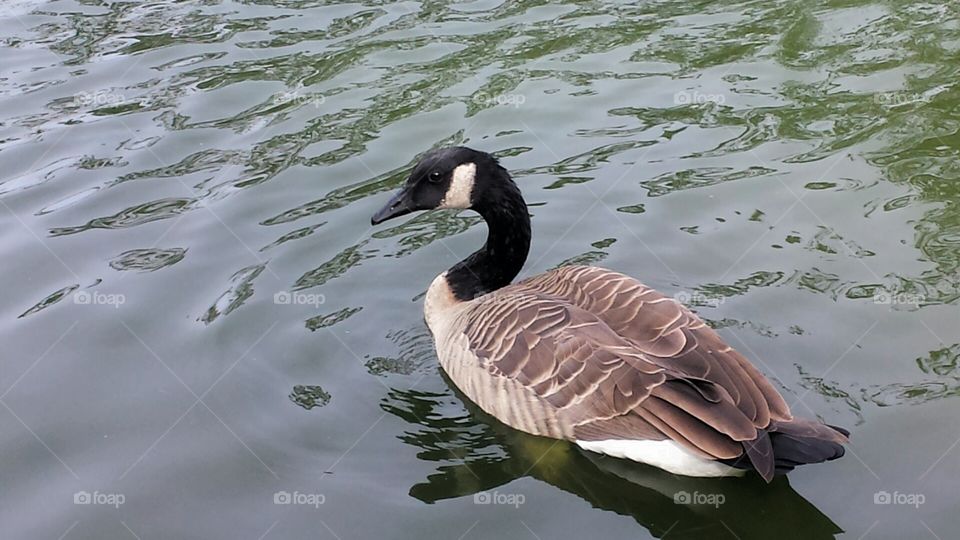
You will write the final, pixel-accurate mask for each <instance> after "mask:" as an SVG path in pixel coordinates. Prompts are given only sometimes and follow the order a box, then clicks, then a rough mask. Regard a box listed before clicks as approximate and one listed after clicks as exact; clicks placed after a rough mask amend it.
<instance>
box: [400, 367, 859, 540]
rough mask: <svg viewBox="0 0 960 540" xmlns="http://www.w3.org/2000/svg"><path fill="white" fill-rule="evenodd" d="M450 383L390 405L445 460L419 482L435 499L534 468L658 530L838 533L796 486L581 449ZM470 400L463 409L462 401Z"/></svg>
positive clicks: (425, 453)
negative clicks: (505, 420)
mask: <svg viewBox="0 0 960 540" xmlns="http://www.w3.org/2000/svg"><path fill="white" fill-rule="evenodd" d="M441 376H443V379H444V382H445V383H446V385H447V388H448V390H447V391H446V392H427V391H418V390H396V389H394V390H391V391H390V393H389V394H388V396H387V397H386V398H385V399H384V402H383V404H382V407H383V409H384V410H385V411H387V412H389V413H391V414H395V415H397V416H399V417H401V418H403V419H404V420H406V421H408V422H410V423H411V424H415V425H416V426H417V427H416V429H414V430H411V431H407V432H405V433H404V434H403V435H402V436H401V437H400V438H401V439H402V440H403V441H404V442H406V443H407V444H410V445H413V446H416V447H418V448H420V449H421V452H420V453H419V454H418V457H419V458H420V459H422V460H425V461H435V462H437V463H438V464H439V465H438V467H437V471H436V473H435V474H431V475H430V476H429V477H427V478H426V479H425V481H424V482H421V483H418V484H415V485H414V486H413V487H411V488H410V495H411V496H412V497H414V498H416V499H419V500H421V501H423V502H426V503H434V502H437V501H441V500H445V499H455V498H459V497H472V496H474V495H475V494H477V493H482V492H484V491H488V490H494V489H496V488H497V487H499V486H502V485H505V484H507V483H510V482H512V481H514V480H516V479H518V478H523V477H525V476H530V477H533V478H536V479H538V480H541V481H543V482H546V483H548V484H550V485H552V486H555V487H557V488H559V489H562V490H563V491H566V492H569V493H572V494H574V495H576V496H578V497H580V498H582V499H583V500H585V501H587V502H589V503H590V504H591V505H592V506H593V507H595V508H598V509H601V510H606V511H609V512H615V513H617V514H621V515H627V516H631V517H633V518H634V519H635V520H636V521H637V523H639V524H640V525H641V526H643V527H644V528H646V529H647V530H648V531H649V532H650V533H651V534H652V535H653V536H654V537H657V538H661V537H665V536H667V535H668V533H669V538H740V539H748V538H764V539H766V538H773V537H777V538H801V537H802V538H805V539H811V538H814V539H816V538H834V537H835V536H836V535H837V534H840V533H842V532H843V531H842V529H840V528H839V527H838V526H837V525H836V524H835V523H834V522H833V521H832V520H831V519H830V518H829V517H827V516H826V515H824V514H823V513H822V512H820V510H818V509H817V508H816V507H815V506H814V505H813V504H811V503H810V502H809V501H807V500H806V499H804V498H803V497H802V496H801V495H799V494H798V493H797V492H796V491H794V490H793V488H791V487H790V484H789V481H788V480H787V478H786V477H785V476H778V477H776V478H775V479H774V481H773V482H772V483H770V484H764V482H763V481H762V480H761V479H760V478H759V477H758V476H754V475H748V476H746V477H743V478H691V477H682V476H676V475H673V474H670V473H667V472H665V471H661V470H659V469H655V468H653V467H648V466H645V465H641V464H637V463H631V462H626V461H623V460H617V459H611V458H607V457H605V456H601V455H598V454H592V453H590V452H583V451H580V450H579V449H578V448H576V447H575V446H572V445H570V444H569V443H566V442H563V441H555V440H552V439H545V438H541V437H535V436H532V435H528V434H525V433H522V432H519V431H516V430H513V429H511V428H510V427H508V426H506V425H505V424H502V423H501V422H499V421H498V420H496V419H495V418H493V417H492V416H490V415H487V414H486V413H484V412H483V411H481V410H480V409H479V408H478V407H476V406H475V405H473V404H472V403H471V402H470V401H469V400H467V399H465V398H464V396H463V395H462V394H460V393H459V391H457V390H456V388H455V387H454V386H453V385H452V384H451V382H450V381H449V380H448V379H447V377H446V376H445V375H443V373H442V372H441ZM461 404H462V406H464V407H466V410H467V414H463V410H462V409H461V408H460V406H461Z"/></svg>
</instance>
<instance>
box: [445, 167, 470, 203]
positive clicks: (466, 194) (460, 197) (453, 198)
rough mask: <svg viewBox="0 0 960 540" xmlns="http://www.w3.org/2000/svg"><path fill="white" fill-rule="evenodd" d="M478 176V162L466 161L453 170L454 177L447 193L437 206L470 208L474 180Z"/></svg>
mask: <svg viewBox="0 0 960 540" xmlns="http://www.w3.org/2000/svg"><path fill="white" fill-rule="evenodd" d="M476 177H477V164H476V163H464V164H463V165H458V166H457V168H456V169H454V170H453V179H452V180H451V181H450V187H448V188H447V193H446V194H445V195H444V196H443V200H442V201H440V206H438V207H437V208H470V194H471V193H472V192H473V180H474V179H475V178H476Z"/></svg>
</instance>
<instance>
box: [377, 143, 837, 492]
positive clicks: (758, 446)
mask: <svg viewBox="0 0 960 540" xmlns="http://www.w3.org/2000/svg"><path fill="white" fill-rule="evenodd" d="M447 152H448V154H443V153H442V152H441V153H440V156H439V157H435V156H429V155H428V157H426V158H424V160H423V161H421V164H420V165H418V168H417V169H416V170H415V171H414V173H413V174H412V175H411V181H410V182H408V186H407V188H406V189H405V190H404V191H403V192H401V193H400V194H399V195H398V196H397V197H395V198H394V200H393V201H391V203H390V204H388V206H387V207H386V208H385V209H384V210H382V211H381V212H380V213H378V214H377V216H375V217H374V221H375V222H376V221H378V220H381V221H382V220H383V219H388V218H389V217H393V216H394V215H399V214H402V213H406V212H408V211H412V210H416V209H423V208H420V207H424V208H430V207H435V206H439V205H441V204H443V205H447V206H449V201H450V200H453V199H454V198H453V197H451V196H448V195H447V196H440V195H436V196H432V197H433V199H436V200H437V201H443V202H442V203H441V202H436V201H435V202H423V201H422V200H417V199H416V198H417V197H419V198H420V199H425V198H428V196H429V194H424V193H423V191H424V189H427V188H429V187H430V185H428V186H427V188H424V187H423V186H421V185H420V184H419V181H420V180H419V179H420V178H421V177H422V176H424V175H426V174H428V173H429V172H430V171H437V170H446V174H447V176H449V177H450V178H451V179H450V180H448V182H447V185H443V184H442V183H441V184H439V187H438V188H437V189H438V190H439V189H442V190H445V192H446V193H454V192H456V193H459V194H460V195H459V197H458V199H460V200H461V201H463V202H462V205H469V207H470V208H473V209H475V210H477V211H478V212H480V213H481V215H483V216H484V218H486V221H487V223H488V225H489V227H490V236H489V238H488V240H487V244H486V245H485V246H484V248H483V249H481V250H480V251H478V252H477V253H475V254H474V255H472V256H471V257H470V258H468V259H466V260H465V261H463V262H461V263H460V264H458V265H456V266H454V267H453V268H451V269H450V270H449V271H447V272H444V273H443V274H441V275H440V276H438V277H437V279H435V280H434V282H433V284H431V286H430V288H429V289H428V291H427V296H426V300H425V305H424V312H425V315H426V320H427V324H428V326H429V327H430V329H431V331H432V332H433V335H434V339H435V341H436V347H437V355H438V357H439V359H440V363H441V366H442V367H443V368H444V370H445V371H447V373H448V375H449V376H450V378H451V379H452V380H453V381H454V383H455V384H456V385H457V387H458V388H460V389H461V390H462V391H463V392H464V394H466V395H467V396H468V397H469V398H470V399H471V400H472V401H474V402H475V403H476V404H477V405H478V406H480V408H481V409H483V410H484V411H486V412H487V413H489V414H491V415H493V416H495V417H496V418H498V419H500V420H501V421H502V422H504V423H505V424H507V425H509V426H511V427H514V428H516V429H519V430H521V431H525V432H527V433H531V434H535V435H542V436H547V437H553V438H560V439H566V440H570V441H575V442H576V443H577V444H579V445H581V446H582V447H584V448H587V449H590V450H596V451H600V452H604V453H610V454H611V455H616V456H620V457H628V458H631V459H635V460H638V461H644V462H647V463H651V464H654V465H656V466H660V467H662V468H665V469H667V470H670V471H672V472H675V473H679V474H690V475H695V476H720V475H726V474H729V473H731V472H735V471H737V470H738V469H745V468H752V469H755V470H757V472H758V473H760V475H761V476H763V477H764V478H765V479H767V480H770V479H771V478H772V476H773V474H774V472H775V471H788V470H790V469H792V468H793V467H794V466H796V465H798V464H802V463H811V462H819V461H825V460H829V459H835V458H837V457H840V456H841V455H842V454H843V446H842V445H843V444H844V443H845V442H846V440H847V439H846V435H847V432H846V431H845V430H842V429H840V428H833V427H831V426H826V425H824V424H820V423H818V422H814V421H808V420H798V419H794V418H793V417H792V415H791V413H790V410H789V408H788V407H787V404H786V403H785V402H784V400H783V398H782V397H781V396H780V394H779V392H777V390H776V389H775V388H774V387H773V385H772V384H771V383H770V382H769V381H768V380H767V379H766V377H764V375H763V374H762V373H761V372H760V371H759V370H757V369H756V368H755V367H754V366H753V365H752V364H750V362H749V361H747V359H746V358H744V357H743V355H741V354H740V353H738V352H737V351H735V350H734V349H733V348H731V347H730V346H729V345H727V344H726V343H724V341H723V340H722V339H721V338H720V336H719V335H718V334H717V333H716V332H714V331H713V330H712V329H711V328H709V327H708V326H706V325H705V324H704V323H703V321H702V320H700V318H699V317H697V316H696V315H695V314H694V313H692V312H691V311H690V310H689V309H687V308H686V307H684V306H683V305H682V304H680V303H679V302H677V301H675V300H674V299H672V298H668V297H666V296H664V295H662V294H660V293H658V292H657V291H655V290H653V289H651V288H649V287H647V286H645V285H643V284H642V283H640V282H639V281H637V280H635V279H633V278H631V277H629V276H626V275H623V274H620V273H617V272H613V271H611V270H606V269H603V268H596V267H587V266H568V267H563V268H559V269H556V270H552V271H549V272H546V273H543V274H540V275H537V276H534V277H532V278H529V279H526V280H523V281H520V282H518V283H515V284H512V285H508V284H507V283H509V281H510V280H511V279H512V278H513V277H514V276H515V275H516V273H517V272H518V271H519V268H520V266H522V264H523V260H524V259H525V258H526V252H527V247H528V245H529V234H530V233H529V221H528V216H527V214H526V207H525V205H524V204H523V200H522V198H521V197H520V195H519V190H516V186H515V185H514V184H513V182H512V181H511V180H510V178H509V176H508V175H506V171H504V170H503V169H502V168H500V167H499V165H498V164H496V162H495V161H491V160H492V158H491V157H490V156H488V155H486V154H482V153H478V152H475V151H473V150H469V149H452V150H449V151H447ZM451 154H452V155H451ZM487 158H489V159H487ZM444 160H446V161H449V162H450V163H447V164H446V166H445V165H444ZM464 165H469V167H465V166H464ZM444 167H446V168H444ZM421 169H422V170H421ZM418 171H420V172H419V173H418ZM423 171H427V172H423ZM483 175H485V176H483ZM429 178H431V180H430V181H429V183H430V184H431V185H432V184H436V180H435V178H436V175H435V176H431V177H429ZM418 190H419V191H418ZM411 193H414V195H411ZM463 193H470V194H471V196H470V199H469V200H466V198H465V197H464V196H463ZM404 197H406V198H404ZM431 200H432V199H431ZM431 204H432V205H433V206H431ZM398 208H399V210H397V209H398ZM384 216H385V217H384ZM518 246H519V247H518ZM651 442H653V443H656V442H664V443H666V444H659V445H658V444H654V445H650V444H649V443H651ZM667 454H670V455H667Z"/></svg>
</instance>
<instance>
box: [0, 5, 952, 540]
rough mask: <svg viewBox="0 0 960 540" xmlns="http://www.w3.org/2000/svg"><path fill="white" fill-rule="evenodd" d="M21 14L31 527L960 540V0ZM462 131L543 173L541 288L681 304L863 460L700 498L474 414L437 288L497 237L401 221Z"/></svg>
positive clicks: (18, 159)
mask: <svg viewBox="0 0 960 540" xmlns="http://www.w3.org/2000/svg"><path fill="white" fill-rule="evenodd" d="M0 28H2V30H0V46H2V51H0V55H2V56H0V58H2V66H3V69H2V75H0V95H2V100H0V171H2V172H0V206H2V208H0V220H2V222H0V250H2V254H3V260H4V269H3V273H2V278H3V288H2V302H0V310H2V311H0V340H2V343H3V345H4V347H3V349H4V351H5V354H4V355H3V356H4V362H3V369H2V370H0V396H2V397H0V405H2V407H0V433H2V435H0V449H2V450H0V456H2V459H0V479H2V482H3V486H4V489H3V490H2V492H0V524H2V527H3V531H4V532H3V536H4V538H48V537H49V538H60V537H62V538H124V537H137V538H198V539H199V538H223V537H233V538H241V537H243V538H307V537H319V538H340V539H344V540H346V539H349V538H378V537H387V538H421V537H425V536H426V537H449V538H496V537H508V538H543V539H546V538H584V537H588V538H594V537H596V538H613V537H629V538H636V537H640V538H648V537H669V538H771V537H796V538H831V537H834V536H835V535H840V534H841V531H842V532H843V533H845V534H844V536H845V537H849V538H897V539H899V538H930V537H937V538H947V537H951V536H952V535H953V531H955V529H956V528H957V526H960V520H958V517H957V515H956V508H957V505H958V503H960V499H958V495H957V491H956V480H955V479H956V478H957V477H958V475H960V448H958V446H960V444H958V442H957V441H958V437H960V431H958V429H957V427H956V425H957V424H956V421H955V418H956V404H957V401H956V396H957V394H958V393H960V369H958V357H960V342H958V341H957V339H958V338H957V329H958V323H960V314H958V311H957V304H958V298H960V282H958V269H960V206H958V197H960V188H958V184H957V180H958V178H960V167H958V165H957V164H958V163H960V159H958V154H960V135H958V129H960V89H958V87H957V82H956V81H957V80H958V70H960V9H958V8H957V7H956V4H953V3H916V2H858V1H855V0H850V1H832V2H814V3H810V2H807V3H797V2H778V1H773V0H756V1H748V2H735V3H724V5H720V4H717V3H714V2H692V1H660V2H650V3H644V4H643V5H641V6H630V5H618V4H614V3H603V2H598V3H576V4H574V3H570V4H556V3H547V2H540V3H535V2H525V3H514V2H507V3H497V2H487V1H479V2H469V3H463V4H447V3H443V2H438V3H415V2H400V3H392V2H383V3H377V2H366V3H363V4H360V3H354V4H340V5H324V3H323V2H316V1H309V0H283V1H281V0H277V1H274V2H267V1H255V0H246V1H239V2H219V1H213V0H211V1H204V2H174V1H170V0H167V1H147V2H101V1H93V0H86V1H59V2H50V3H46V2H40V1H23V0H18V1H9V2H4V3H3V5H2V6H0ZM453 143H457V144H467V145H470V146H474V147H477V148H481V149H484V150H487V151H491V152H496V153H497V154H498V155H499V156H501V158H502V160H503V163H504V164H505V165H506V166H507V167H508V168H509V169H511V170H512V171H514V173H515V177H516V179H517V181H518V183H519V184H520V186H521V188H522V189H523V191H524V193H525V195H526V197H527V199H528V201H529V202H530V204H531V210H532V213H533V214H534V217H533V225H534V242H533V248H532V253H531V256H530V259H529V261H528V263H527V266H526V268H525V270H524V275H530V274H534V273H538V272H541V271H544V270H547V269H549V268H552V267H555V266H557V265H560V264H563V263H567V262H574V261H576V262H582V263H591V264H599V265H603V266H605V267H609V268H612V269H616V270H620V271H623V272H627V273H629V274H631V275H633V276H636V277H638V278H639V279H641V280H643V281H645V282H646V283H648V284H650V285H652V286H655V287H657V288H659V289H661V290H663V291H664V292H666V293H667V294H671V295H678V298H681V299H683V300H685V301H686V302H688V303H689V304H691V305H692V306H694V307H695V308H696V309H697V311H698V312H699V313H700V314H701V316H703V317H704V318H705V319H707V320H709V321H710V323H711V324H712V325H713V326H715V327H717V328H719V329H720V331H721V332H722V334H723V335H724V337H725V338H726V339H727V340H728V341H729V342H730V343H731V344H732V345H734V346H735V347H737V348H738V349H740V350H741V351H743V352H744V353H745V354H747V355H748V356H749V357H750V358H752V359H753V360H754V361H755V362H756V363H757V364H758V366H760V367H761V368H762V369H763V371H764V372H765V373H766V374H768V375H769V376H770V377H772V378H775V380H776V381H777V383H778V385H779V387H780V388H781V390H782V391H783V393H784V394H785V396H786V398H787V401H788V402H789V403H791V405H792V407H793V409H794V411H795V412H796V413H797V414H799V415H804V416H819V417H821V418H823V419H824V420H826V421H829V422H831V423H835V424H839V425H843V426H847V427H849V428H850V429H851V431H852V437H853V442H852V444H851V446H850V450H849V453H848V456H847V457H846V458H844V459H843V460H841V461H838V462H833V463H830V464H825V465H818V466H810V467H806V468H803V469H800V470H797V471H796V472H795V473H794V474H792V475H791V476H790V477H789V479H784V478H779V479H778V480H777V481H775V482H774V483H773V484H772V485H771V486H765V485H762V483H761V482H759V481H757V480H756V479H750V478H748V479H745V480H696V479H683V478H677V477H672V476H670V475H666V474H664V473H660V472H657V471H654V470H650V469H647V468H644V467H640V466H632V465H627V464H624V463H620V462H617V461H613V460H605V459H601V458H598V457H596V456H592V455H586V454H583V453H580V452H578V451H577V450H576V449H574V448H572V447H571V446H569V445H567V444H565V443H561V444H554V443H553V442H552V441H546V440H542V439H537V438H533V437H528V436H525V435H522V434H519V433H516V432H513V431H511V430H509V429H507V428H505V427H504V426H502V425H500V424H498V423H497V422H496V421H494V420H492V419H490V418H487V417H485V416H484V415H483V414H482V413H479V412H477V411H476V410H474V409H473V408H472V406H470V405H469V403H465V402H464V401H463V400H462V399H461V397H460V396H459V395H458V394H456V392H455V391H454V390H453V389H452V388H451V387H450V385H449V384H448V383H447V381H446V380H445V379H444V378H443V376H442V374H441V373H440V372H439V371H438V368H437V362H436V358H435V356H434V353H433V350H432V344H431V342H430V338H429V335H428V333H427V331H426V329H425V326H424V324H423V321H422V315H421V306H420V301H421V296H422V293H423V292H424V290H425V288H426V287H427V285H428V284H429V282H430V280H431V279H432V277H433V276H434V275H436V274H437V273H439V272H440V271H442V270H443V269H445V268H446V267H448V266H450V265H451V264H453V263H454V262H456V261H457V260H458V259H459V258H461V257H463V256H464V255H466V254H468V253H470V252H471V251H472V250H474V249H475V248H476V247H477V246H478V245H479V244H480V243H481V242H482V241H483V237H484V234H485V230H484V226H483V224H482V223H480V222H479V221H478V219H477V218H476V216H475V215H473V214H470V213H468V212H464V213H452V212H449V211H444V212H436V213H431V214H426V215H418V216H415V217H409V218H404V219H401V220H398V221H396V222H390V223H388V224H385V225H383V226H380V227H377V228H371V227H370V226H369V216H370V215H371V214H372V213H373V212H374V211H375V210H376V209H377V208H378V207H379V206H380V205H381V204H382V203H383V202H384V201H385V200H386V198H387V197H388V193H389V192H391V191H392V190H393V189H395V188H396V187H397V186H398V185H399V184H400V183H401V182H402V181H403V179H404V173H405V172H406V171H407V170H408V169H409V168H410V166H411V165H412V164H413V163H414V162H415V161H416V157H417V156H418V155H419V154H420V153H422V152H424V151H426V150H427V149H429V148H431V147H433V146H436V145H441V144H453ZM84 492H86V493H88V494H89V497H88V498H87V499H85V497H86V496H85V495H84ZM285 492H286V493H289V494H290V495H289V498H290V499H291V500H293V502H295V503H300V504H275V497H276V498H278V499H279V501H278V502H280V503H283V502H286V495H284V493H285ZM75 497H77V498H78V502H80V503H83V502H87V501H90V504H76V503H75V501H74V498H75ZM685 497H686V499H684V498H685ZM684 502H687V503H692V504H677V503H684ZM484 503H486V504H484ZM884 503H889V504H884Z"/></svg>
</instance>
